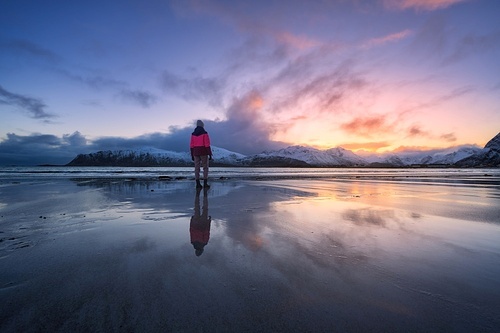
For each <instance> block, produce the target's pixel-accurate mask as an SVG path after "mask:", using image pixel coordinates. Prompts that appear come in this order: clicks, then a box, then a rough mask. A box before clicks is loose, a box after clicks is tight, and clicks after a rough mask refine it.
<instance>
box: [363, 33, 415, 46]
mask: <svg viewBox="0 0 500 333" xmlns="http://www.w3.org/2000/svg"><path fill="white" fill-rule="evenodd" d="M411 33H412V31H411V30H409V29H406V30H403V31H400V32H396V33H393V34H390V35H387V36H384V37H379V38H373V39H370V40H369V41H367V42H366V43H364V44H363V45H362V47H364V48H370V47H374V46H379V45H383V44H387V43H392V42H397V41H398V40H401V39H404V38H406V37H408V36H409V35H411Z"/></svg>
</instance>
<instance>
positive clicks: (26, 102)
mask: <svg viewBox="0 0 500 333" xmlns="http://www.w3.org/2000/svg"><path fill="white" fill-rule="evenodd" d="M1 104H3V105H10V106H14V107H16V108H18V109H21V110H23V111H24V112H25V113H27V114H28V115H29V117H30V118H33V119H40V120H46V121H47V120H48V119H52V118H55V117H57V116H56V115H54V114H51V113H48V112H46V111H45V109H46V108H47V105H45V103H43V102H42V100H41V99H38V98H33V97H29V96H26V95H21V94H16V93H13V92H10V91H7V90H5V89H4V88H3V87H2V86H0V105H1Z"/></svg>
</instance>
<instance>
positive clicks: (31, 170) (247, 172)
mask: <svg viewBox="0 0 500 333" xmlns="http://www.w3.org/2000/svg"><path fill="white" fill-rule="evenodd" d="M168 177H170V178H168ZM209 177H210V179H212V180H234V179H236V180H237V179H251V180H262V179H264V180H265V179H290V178H292V179H293V178H297V179H300V178H327V179H328V178H334V179H338V178H340V179H342V178H346V179H352V178H355V179H361V180H362V179H370V180H373V179H378V180H381V181H387V180H393V181H417V182H444V183H456V182H460V183H471V184H476V183H477V184H490V185H500V168H495V169H451V168H450V169H435V168H419V169H413V168H401V169H384V168H380V169H374V168H221V167H214V168H211V169H210V175H209ZM52 178H78V179H99V178H103V179H105V178H119V179H141V180H148V179H149V180H158V179H171V180H191V179H193V168H189V167H180V168H176V167H46V166H35V167H0V179H3V180H4V181H15V180H20V179H52Z"/></svg>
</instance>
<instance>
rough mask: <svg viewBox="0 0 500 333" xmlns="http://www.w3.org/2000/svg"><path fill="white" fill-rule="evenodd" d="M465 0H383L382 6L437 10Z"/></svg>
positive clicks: (401, 8) (398, 8)
mask: <svg viewBox="0 0 500 333" xmlns="http://www.w3.org/2000/svg"><path fill="white" fill-rule="evenodd" d="M465 1H467V0H383V3H384V6H385V7H386V8H389V9H395V10H407V9H416V10H428V11H432V10H438V9H443V8H447V7H450V6H452V5H455V4H457V3H460V2H465Z"/></svg>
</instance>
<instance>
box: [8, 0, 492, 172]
mask: <svg viewBox="0 0 500 333" xmlns="http://www.w3.org/2000/svg"><path fill="white" fill-rule="evenodd" d="M498 14H500V1H496V0H307V1H306V0H302V1H299V0H286V1H285V0H281V1H278V0H266V1H259V0H256V1H240V0H228V1H226V0H171V1H169V0H148V1H144V0H120V1H114V0H112V1H94V0H85V1H79V0H78V1H64V0H54V1H36V0H31V1H26V0H0V165H10V164H19V165H23V164H26V165H34V164H40V163H53V164H64V163H68V162H69V161H70V160H71V159H73V158H74V157H75V156H76V155H77V154H80V153H89V152H95V151H98V150H116V149H134V148H137V147H145V146H147V147H156V148H160V149H166V150H172V151H187V150H189V136H190V134H191V132H192V131H193V129H194V127H195V123H196V120H197V119H201V120H203V121H204V123H205V129H206V130H207V131H208V133H209V134H210V137H211V140H212V145H214V146H217V147H221V148H225V149H228V150H231V151H236V152H239V153H243V154H255V153H259V152H262V151H265V150H274V149H280V148H284V147H287V146H291V145H303V146H311V147H315V148H318V149H328V148H333V147H343V148H345V149H349V150H352V151H354V152H355V153H359V154H362V153H367V152H375V153H384V152H390V151H396V152H397V151H405V150H439V149H446V148H450V147H460V146H464V145H465V146H466V145H476V146H479V147H483V146H484V145H485V144H486V143H487V142H488V141H489V140H490V139H491V138H493V137H494V136H495V135H496V134H497V133H499V132H500V61H499V59H500V20H498ZM215 158H216V156H215Z"/></svg>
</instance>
